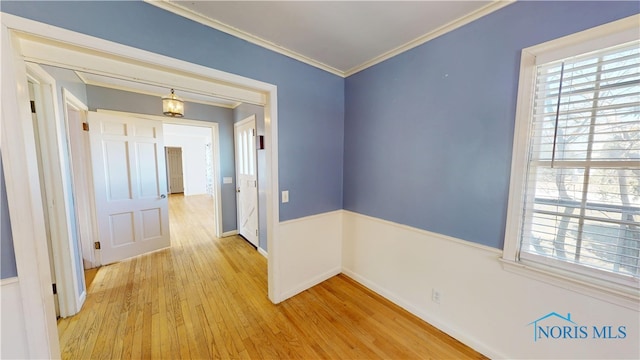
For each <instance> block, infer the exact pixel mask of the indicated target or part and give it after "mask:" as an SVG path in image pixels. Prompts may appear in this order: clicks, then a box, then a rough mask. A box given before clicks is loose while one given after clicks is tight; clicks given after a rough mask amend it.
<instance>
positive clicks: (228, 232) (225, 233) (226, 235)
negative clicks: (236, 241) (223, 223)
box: [221, 230, 238, 237]
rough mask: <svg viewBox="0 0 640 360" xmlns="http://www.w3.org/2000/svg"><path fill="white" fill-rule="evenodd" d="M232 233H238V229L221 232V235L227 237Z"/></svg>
mask: <svg viewBox="0 0 640 360" xmlns="http://www.w3.org/2000/svg"><path fill="white" fill-rule="evenodd" d="M233 235H238V230H231V231H226V232H223V233H222V235H221V236H222V237H229V236H233Z"/></svg>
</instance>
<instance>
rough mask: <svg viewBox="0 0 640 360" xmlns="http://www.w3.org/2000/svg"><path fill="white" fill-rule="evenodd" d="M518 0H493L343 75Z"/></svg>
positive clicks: (397, 53)
mask: <svg viewBox="0 0 640 360" xmlns="http://www.w3.org/2000/svg"><path fill="white" fill-rule="evenodd" d="M515 1H516V0H493V1H492V2H491V3H489V4H487V5H485V6H483V7H481V8H480V9H478V10H476V11H473V12H471V13H469V14H467V15H464V16H462V17H460V18H458V19H455V20H453V21H451V22H448V23H446V24H444V25H442V26H440V27H439V28H437V29H435V30H432V31H430V32H428V33H426V34H424V35H422V36H419V37H417V38H415V39H413V40H411V41H409V42H408V43H406V44H404V45H400V46H398V47H397V48H395V49H392V50H389V51H387V52H385V53H384V54H380V55H378V56H376V57H374V58H373V59H371V60H369V61H367V62H364V63H362V64H360V65H358V66H355V67H353V68H351V69H349V70H347V71H345V72H344V74H343V76H344V77H348V76H351V75H353V74H355V73H358V72H360V71H362V70H364V69H367V68H370V67H372V66H373V65H376V64H379V63H381V62H383V61H385V60H388V59H390V58H392V57H394V56H397V55H399V54H402V53H403V52H405V51H408V50H411V49H413V48H415V47H418V46H420V45H422V44H424V43H426V42H428V41H431V40H433V39H435V38H437V37H439V36H442V35H444V34H446V33H448V32H451V31H453V30H456V29H458V28H460V27H462V26H464V25H467V24H468V23H470V22H473V21H476V20H478V19H480V18H481V17H483V16H486V15H489V14H491V13H492V12H494V11H496V10H500V9H502V8H503V7H505V6H507V5H511V4H512V3H514V2H515Z"/></svg>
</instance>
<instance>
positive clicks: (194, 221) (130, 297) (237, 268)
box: [58, 196, 484, 359]
mask: <svg viewBox="0 0 640 360" xmlns="http://www.w3.org/2000/svg"><path fill="white" fill-rule="evenodd" d="M169 201H170V204H171V205H170V209H171V210H170V212H171V214H170V218H171V237H172V247H171V248H170V249H166V250H162V251H158V252H155V253H151V254H147V255H143V256H139V257H136V258H132V259H129V260H126V261H122V262H120V263H116V264H112V265H109V266H104V267H102V268H100V270H99V271H98V272H97V274H96V277H95V279H94V281H93V283H92V284H91V285H90V286H89V288H88V296H87V301H86V303H85V305H84V308H83V310H82V311H81V312H80V313H79V314H78V315H76V316H73V317H70V318H67V319H61V320H60V321H59V322H58V329H59V332H60V344H61V349H62V357H63V358H64V359H119V358H133V359H141V358H154V359H161V358H165V359H212V358H223V359H228V358H264V359H317V358H336V359H338V358H339V359H376V358H391V359H417V358H423V359H426V358H435V359H468V358H473V359H479V358H484V357H483V356H482V355H481V354H479V353H477V352H475V351H473V350H472V349H470V348H468V347H466V346H465V345H463V344H461V343H460V342H458V341H456V340H455V339H453V338H451V337H449V336H447V335H446V334H444V333H442V332H441V331H439V330H437V329H436V328H434V327H432V326H430V325H429V324H427V323H425V322H424V321H422V320H420V319H418V318H416V317H415V316H413V315H411V314H409V313H408V312H406V311H404V310H402V309H401V308H399V307H397V306H395V305H394V304H392V303H390V302H388V301H387V300H385V299H383V298H381V297H380V296H378V295H376V294H374V293H373V292H371V291H369V290H367V289H366V288H364V287H362V286H360V285H359V284H358V283H356V282H355V281H353V280H351V279H350V278H348V277H346V276H344V275H338V276H335V277H333V278H331V279H329V280H328V281H326V282H324V283H322V284H320V285H318V286H315V287H314V288H312V289H309V290H307V291H304V292H303V293H301V294H299V295H297V296H295V297H293V298H291V299H289V300H287V301H284V302H283V303H281V304H278V305H273V304H272V303H271V302H270V301H269V299H268V298H267V295H266V294H267V276H266V273H267V264H266V259H265V258H264V257H262V256H261V255H260V254H258V252H257V251H256V250H255V249H254V248H252V247H251V246H250V245H249V244H248V243H246V242H245V241H244V240H243V239H241V238H239V237H237V236H234V237H228V238H223V239H218V238H216V237H215V234H214V230H213V229H214V228H213V220H212V219H213V216H212V211H211V209H212V202H211V199H210V198H208V197H207V196H191V197H186V198H185V197H183V196H171V197H170V199H169Z"/></svg>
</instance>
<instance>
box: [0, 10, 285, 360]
mask: <svg viewBox="0 0 640 360" xmlns="http://www.w3.org/2000/svg"><path fill="white" fill-rule="evenodd" d="M0 16H1V20H2V41H0V43H1V44H2V52H1V56H2V61H1V62H0V64H1V66H2V69H3V70H2V79H1V80H2V103H3V106H2V109H1V111H2V119H3V120H2V124H3V128H2V132H1V135H2V138H1V139H2V140H1V141H2V143H1V144H2V157H3V160H4V169H5V170H6V171H5V173H6V174H7V198H8V201H9V210H10V212H11V219H12V228H13V232H14V237H15V238H17V239H21V241H18V242H16V244H15V253H16V263H17V267H18V273H19V274H20V278H21V281H19V284H20V290H21V296H22V299H23V305H24V316H25V327H26V335H27V338H28V341H29V350H30V352H29V357H32V358H56V357H59V356H60V345H59V343H58V333H57V328H56V319H55V310H54V306H53V296H52V295H49V294H51V284H50V282H49V280H48V279H50V276H49V259H48V253H47V249H46V244H44V243H43V239H45V235H44V234H45V230H44V216H43V213H42V204H41V195H40V186H39V180H38V176H37V174H38V172H37V167H36V162H35V160H34V159H35V150H34V146H33V140H29V139H33V127H32V126H31V125H30V124H31V114H30V109H29V106H28V102H27V101H23V100H24V99H27V100H28V94H27V93H26V89H25V85H26V70H25V64H24V56H23V50H24V49H23V48H22V46H21V45H24V44H26V45H27V46H28V47H29V51H30V53H31V54H32V55H33V54H35V55H38V56H42V59H43V60H46V58H47V56H48V51H55V54H54V53H52V54H51V55H52V56H55V57H57V58H56V59H57V60H63V62H61V63H58V64H57V65H58V66H63V67H64V66H65V64H66V63H67V62H68V63H71V64H72V65H73V64H76V65H77V60H78V59H76V58H73V57H69V52H67V53H66V54H67V55H64V54H65V50H72V52H70V53H72V54H74V55H77V54H84V55H88V56H84V58H85V59H86V58H88V57H89V58H93V59H95V60H97V62H96V63H87V64H85V65H84V67H85V70H87V69H86V67H87V66H90V67H92V68H93V67H95V69H88V70H94V71H98V72H100V71H99V67H102V66H109V67H108V68H107V70H108V71H103V73H104V72H109V73H112V74H117V73H118V72H119V71H120V70H123V69H122V68H123V66H122V65H130V64H134V65H137V66H138V67H134V68H136V69H137V68H139V66H143V67H149V68H154V69H155V70H156V75H157V76H158V77H157V78H155V79H154V80H155V81H156V82H162V81H168V82H171V81H170V80H167V78H170V79H175V78H173V77H171V76H170V74H174V73H180V74H181V75H182V76H185V77H187V78H189V77H192V78H195V79H198V80H199V81H200V82H199V83H200V84H201V85H203V86H205V87H207V86H206V85H207V84H208V87H207V88H208V89H211V88H218V89H226V90H228V91H230V92H233V94H234V95H233V96H237V95H240V96H245V95H246V96H247V97H248V98H249V99H254V100H255V99H260V101H259V103H260V104H264V106H265V133H266V137H265V140H266V145H267V148H266V162H267V184H268V185H267V189H266V192H267V193H266V197H267V202H268V206H267V223H268V226H267V242H268V248H269V249H270V251H269V259H268V296H269V299H270V300H271V301H272V302H274V303H279V302H280V301H282V299H283V297H282V291H281V288H280V286H281V282H282V280H281V279H280V276H281V272H280V270H279V269H278V266H277V265H278V261H279V260H278V253H279V251H280V250H279V247H280V242H279V241H276V239H277V238H278V236H279V233H280V230H279V226H280V224H279V223H278V218H279V210H280V209H279V204H278V197H277V194H278V188H279V185H278V136H277V133H278V126H277V116H278V111H277V103H278V102H277V100H278V95H277V87H276V86H275V85H272V84H268V83H265V82H261V81H257V80H253V79H249V78H246V77H242V76H239V75H235V74H231V73H226V72H223V71H219V70H215V69H212V68H207V67H205V66H202V65H196V64H193V63H189V62H186V61H183V60H178V59H175V58H170V57H168V56H164V55H160V54H155V53H151V52H148V51H144V50H140V49H136V48H132V47H129V46H125V45H121V44H117V43H113V42H110V41H107V40H104V39H100V38H96V37H92V36H88V35H85V34H80V33H77V32H73V31H69V30H65V29H62V28H58V27H55V26H51V25H47V24H43V23H40V22H36V21H33V20H28V19H25V18H21V17H18V16H15V15H10V14H6V13H0ZM96 55H97V56H96ZM100 59H102V60H100ZM107 59H110V60H121V61H122V62H121V63H118V64H116V63H111V64H107V63H106V62H105V61H104V60H107ZM157 70H161V71H157ZM123 71H124V70H123ZM127 71H131V68H130V69H129V70H127ZM125 72H126V71H125ZM127 76H129V75H127ZM120 77H121V78H122V77H126V76H125V75H121V76H120ZM226 90H225V91H226ZM209 91H210V90H209ZM233 96H230V97H233ZM238 100H244V98H242V99H238ZM253 103H255V101H254V102H253ZM5 119H11V121H9V120H6V121H5ZM18 119H20V120H18Z"/></svg>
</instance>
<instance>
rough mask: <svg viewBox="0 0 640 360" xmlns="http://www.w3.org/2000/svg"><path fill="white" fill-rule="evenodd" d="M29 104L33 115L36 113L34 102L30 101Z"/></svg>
mask: <svg viewBox="0 0 640 360" xmlns="http://www.w3.org/2000/svg"><path fill="white" fill-rule="evenodd" d="M29 103H30V104H31V113H32V114H35V113H36V102H35V101H33V100H31V101H30V102H29Z"/></svg>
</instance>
